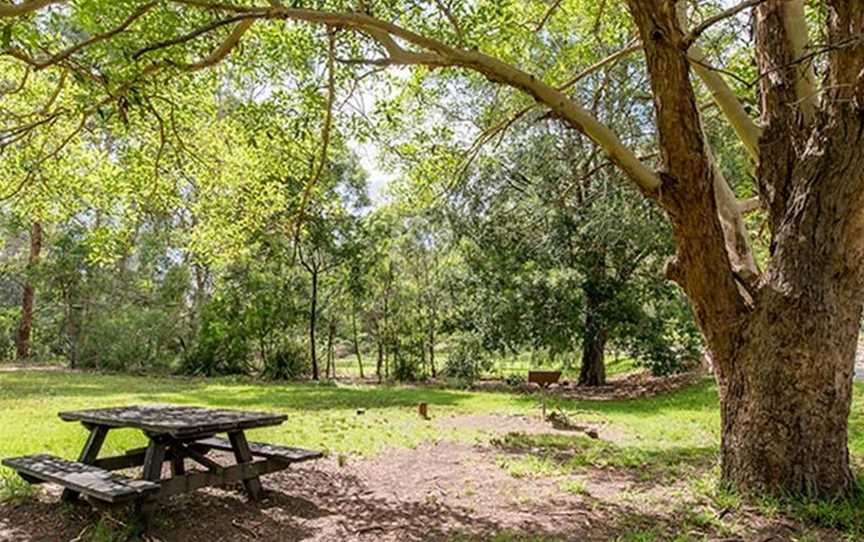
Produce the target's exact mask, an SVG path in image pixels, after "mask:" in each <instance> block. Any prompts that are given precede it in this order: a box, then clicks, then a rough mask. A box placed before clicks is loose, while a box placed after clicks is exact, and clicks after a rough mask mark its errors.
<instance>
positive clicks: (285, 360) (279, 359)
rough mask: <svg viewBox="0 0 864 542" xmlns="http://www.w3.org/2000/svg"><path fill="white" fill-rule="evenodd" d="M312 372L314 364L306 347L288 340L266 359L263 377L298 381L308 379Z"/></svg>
mask: <svg viewBox="0 0 864 542" xmlns="http://www.w3.org/2000/svg"><path fill="white" fill-rule="evenodd" d="M311 372H312V363H311V361H310V359H309V351H308V350H307V348H306V346H305V345H303V344H302V343H299V342H295V341H291V340H286V341H284V342H283V344H282V345H280V347H279V348H278V349H277V350H276V351H275V352H273V353H271V354H269V355H268V356H267V357H266V358H264V369H263V371H262V372H261V375H262V376H263V377H264V378H267V379H270V380H297V379H301V378H308V377H309V375H310V374H311Z"/></svg>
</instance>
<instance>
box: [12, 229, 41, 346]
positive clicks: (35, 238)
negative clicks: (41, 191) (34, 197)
mask: <svg viewBox="0 0 864 542" xmlns="http://www.w3.org/2000/svg"><path fill="white" fill-rule="evenodd" d="M41 252H42V224H41V223H40V222H38V221H37V222H33V224H32V226H31V227H30V255H29V258H28V260H27V280H26V281H25V282H24V292H23V295H22V296H21V320H20V322H19V324H18V333H17V335H16V337H15V353H16V357H17V358H18V359H19V360H24V359H27V358H29V357H30V333H31V331H32V329H33V301H34V299H35V297H36V286H35V285H34V283H33V276H32V275H33V273H34V272H35V270H36V265H37V264H38V263H39V256H40V254H41Z"/></svg>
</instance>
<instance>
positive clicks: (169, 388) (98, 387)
mask: <svg viewBox="0 0 864 542" xmlns="http://www.w3.org/2000/svg"><path fill="white" fill-rule="evenodd" d="M855 392H856V394H855V402H854V404H853V411H852V416H851V419H850V450H851V453H852V456H853V460H854V461H855V463H856V464H857V465H858V466H859V470H860V467H861V466H862V465H864V385H861V384H857V385H856V388H855ZM419 402H426V403H428V404H429V408H430V413H431V414H432V416H433V417H434V418H442V417H445V416H455V415H467V414H493V413H494V414H533V415H537V414H538V411H539V409H538V403H537V399H536V397H533V396H526V395H518V394H507V393H489V392H467V391H458V390H443V389H430V388H423V387H407V386H385V387H367V386H355V385H332V384H322V385H314V384H295V383H291V384H259V383H251V382H248V381H240V380H236V381H235V380H231V379H211V380H203V379H181V378H151V377H134V376H123V375H102V374H93V373H67V372H52V371H13V372H0V457H7V456H13V455H20V454H30V453H35V452H49V453H53V454H56V455H59V456H62V457H69V458H71V457H75V456H76V455H77V454H78V452H79V450H80V448H81V445H82V444H83V441H84V437H85V431H84V430H83V428H82V427H81V426H80V425H78V424H74V423H65V422H63V421H61V420H60V419H59V418H58V417H57V412H59V411H62V410H72V409H79V408H93V407H100V406H112V405H126V404H133V403H178V404H196V405H203V406H211V407H232V408H242V409H253V410H254V409H257V410H267V411H277V412H284V413H286V414H288V416H289V419H288V422H287V423H285V424H284V425H282V426H279V427H274V428H267V429H260V430H255V431H253V432H250V435H251V438H253V439H260V440H265V441H270V442H274V443H284V444H294V445H300V446H304V447H310V448H318V449H324V450H326V451H328V452H330V453H331V454H335V455H342V454H359V455H366V456H368V455H372V454H375V453H376V452H379V451H382V450H384V449H386V448H392V447H408V448H410V447H414V446H416V445H418V444H420V443H422V442H426V441H434V440H445V439H446V440H456V441H462V442H473V441H489V440H491V439H492V438H493V435H491V434H489V433H486V432H485V431H483V430H482V429H478V428H476V427H475V428H471V427H464V428H454V429H449V428H448V429H446V430H443V429H441V427H440V426H436V425H435V424H434V423H432V422H427V421H423V420H421V419H420V418H419V417H418V416H417V413H416V405H417V404H418V403H419ZM550 405H551V406H552V408H559V409H561V410H563V411H565V412H566V413H567V415H568V417H569V418H570V419H572V420H578V421H583V422H591V423H592V424H600V425H602V426H603V427H604V428H608V429H609V430H610V431H612V432H614V434H615V438H614V439H613V440H594V439H590V438H588V437H586V436H584V435H582V434H573V435H563V436H562V435H551V434H550V435H508V436H506V437H503V438H501V437H499V438H496V439H495V440H494V441H493V442H494V444H495V445H497V446H500V448H501V450H502V454H501V456H500V460H499V463H498V464H499V465H500V467H501V468H503V469H504V470H505V471H507V472H508V473H509V474H510V475H511V476H513V477H516V478H523V477H526V478H531V477H562V476H563V477H569V478H566V479H562V480H563V481H562V482H561V484H560V489H561V491H562V492H566V493H571V494H583V493H586V488H585V486H584V484H583V483H582V482H581V481H580V476H581V474H582V473H584V472H586V471H585V469H625V470H629V471H632V472H633V473H636V475H637V476H638V477H639V478H640V479H642V480H645V481H646V482H647V481H650V482H651V483H652V484H664V483H666V482H669V483H671V482H673V481H675V480H682V479H684V480H690V481H691V486H692V487H694V488H695V490H696V491H702V492H704V493H705V494H706V495H707V494H711V495H712V497H711V498H714V499H724V498H725V499H727V500H730V501H731V502H734V499H732V498H731V497H729V496H726V495H722V494H717V493H712V492H714V491H715V489H714V487H713V486H712V483H711V480H716V469H714V468H713V467H714V465H715V464H716V455H717V450H718V442H719V413H718V408H717V394H716V391H715V388H714V386H713V383H712V382H711V381H710V380H709V379H704V380H702V381H700V382H698V383H696V384H694V385H691V386H689V387H686V388H684V389H681V390H678V391H676V392H673V393H669V394H666V395H661V396H656V397H650V398H641V399H628V400H605V401H573V400H563V399H556V400H550ZM143 444H144V440H143V438H142V436H141V435H140V434H139V433H137V432H136V431H130V430H120V431H113V432H112V433H110V434H109V438H108V441H107V442H106V445H105V453H119V452H122V451H124V450H126V449H129V448H132V447H136V446H140V445H143ZM505 450H509V451H514V450H515V451H517V452H519V453H512V454H509V455H508V453H507V452H505ZM706 473H707V474H706ZM10 474H11V473H9V472H8V471H7V472H3V471H0V475H3V476H2V477H0V486H2V484H3V478H7V479H9V478H10ZM706 476H707V478H708V479H709V480H707V481H706ZM712 477H713V478H712ZM700 484H701V485H702V487H700ZM2 493H3V492H2V487H0V495H2ZM766 506H769V507H770V506H774V505H773V504H772V503H768V504H767V505H766ZM719 507H720V508H722V507H723V505H722V503H721V505H719ZM847 512H848V513H853V514H857V512H855V511H847ZM808 513H810V512H808V511H807V510H804V512H802V514H803V515H805V516H807V514H808ZM834 513H837V510H835V509H828V510H826V511H819V510H816V511H815V512H814V513H812V514H810V516H813V515H815V516H819V517H822V516H824V515H826V514H828V515H830V514H834ZM841 513H846V512H843V511H842V510H841ZM855 517H856V518H857V517H858V516H857V515H856V516H855ZM844 521H846V520H844ZM855 521H857V519H856V520H855ZM847 523H848V521H847ZM856 532H858V531H856ZM861 532H864V526H862V531H861ZM501 540H509V539H508V538H506V537H505V538H502V539H501ZM520 540H521V539H520ZM646 540H647V539H646Z"/></svg>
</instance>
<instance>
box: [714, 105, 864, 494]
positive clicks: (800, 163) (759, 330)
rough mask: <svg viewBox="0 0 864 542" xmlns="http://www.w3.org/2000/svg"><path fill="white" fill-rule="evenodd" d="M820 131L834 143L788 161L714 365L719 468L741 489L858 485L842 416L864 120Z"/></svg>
mask: <svg viewBox="0 0 864 542" xmlns="http://www.w3.org/2000/svg"><path fill="white" fill-rule="evenodd" d="M819 132H820V136H821V138H822V140H823V141H824V144H825V145H826V148H828V149H831V152H829V153H825V152H821V151H817V152H805V153H804V154H803V155H802V156H801V157H799V158H798V159H797V160H796V161H795V164H794V165H793V167H792V177H791V179H790V183H789V185H790V187H789V191H790V194H789V198H788V199H787V203H786V204H785V205H784V210H783V216H784V219H783V220H782V221H780V224H778V227H777V230H776V231H775V234H774V254H773V256H772V260H771V265H770V266H769V268H768V269H767V270H766V272H765V274H764V277H763V281H762V284H761V287H760V288H759V291H758V294H757V300H756V301H757V304H756V309H755V310H754V311H753V313H752V315H750V318H749V319H748V323H747V326H746V327H745V329H744V332H743V333H742V335H741V337H740V344H739V345H738V346H737V348H736V349H735V352H734V356H733V357H732V359H726V360H721V364H720V366H721V373H720V374H719V375H718V376H719V377H720V384H721V398H722V404H723V429H724V431H723V445H722V458H723V476H724V479H726V480H729V481H731V482H734V483H735V484H736V485H737V486H738V487H743V488H745V489H753V490H765V489H767V490H770V491H779V490H782V491H786V492H792V493H796V494H802V493H804V494H821V495H834V494H839V493H844V492H847V491H848V490H850V489H851V488H852V487H853V476H852V473H851V471H850V469H849V452H848V448H847V439H848V424H847V420H848V417H849V410H850V405H851V401H852V379H853V376H854V365H855V351H856V348H857V343H858V335H859V329H860V328H859V325H860V322H861V312H862V295H861V293H862V289H861V272H860V266H861V264H862V255H864V216H862V213H861V211H860V209H861V208H862V204H864V195H862V193H861V192H862V190H861V183H862V180H864V152H862V151H861V149H862V148H864V122H862V118H861V116H860V115H855V114H854V113H853V112H852V111H840V112H839V114H838V116H837V117H835V118H833V119H828V120H827V121H826V122H825V124H824V125H823V126H822V127H821V128H819Z"/></svg>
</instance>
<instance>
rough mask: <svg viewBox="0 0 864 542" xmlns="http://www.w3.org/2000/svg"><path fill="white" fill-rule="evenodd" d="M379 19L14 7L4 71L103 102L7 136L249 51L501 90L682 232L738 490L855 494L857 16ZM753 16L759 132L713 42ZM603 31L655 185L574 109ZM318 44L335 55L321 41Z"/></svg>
mask: <svg viewBox="0 0 864 542" xmlns="http://www.w3.org/2000/svg"><path fill="white" fill-rule="evenodd" d="M364 6H365V9H362V10H359V11H357V10H354V8H355V7H356V5H355V4H354V3H349V2H346V1H341V0H333V1H326V0H321V1H316V2H310V3H308V4H307V3H304V2H296V3H295V5H291V6H289V5H284V4H282V3H280V2H278V1H273V2H268V3H266V4H264V3H263V2H256V1H254V0H244V1H239V0H238V2H236V3H231V2H216V1H210V0H166V1H162V2H149V3H145V2H139V1H134V0H126V1H114V0H112V1H110V2H108V1H101V2H100V1H95V0H89V1H85V0H80V1H75V0H71V1H64V0H25V1H24V2H21V3H17V4H7V5H4V9H2V10H0V16H2V17H3V18H4V19H5V21H7V22H6V23H5V27H6V28H5V30H4V36H6V38H5V39H4V41H5V45H4V51H5V52H6V53H7V54H8V55H10V56H12V57H13V58H15V59H17V60H19V61H20V62H23V63H26V64H27V65H29V66H31V67H32V69H34V70H37V69H41V70H46V69H58V70H68V71H69V72H70V73H73V74H75V75H76V76H77V77H78V78H80V79H81V80H82V81H83V82H84V84H86V85H87V88H88V89H89V91H90V93H89V96H88V99H86V100H84V101H83V103H81V104H80V105H78V106H76V107H71V108H70V107H58V108H53V107H49V108H47V110H46V111H43V112H39V113H38V114H37V115H35V116H34V117H32V120H31V119H27V120H24V121H23V122H22V121H21V120H20V119H19V120H11V121H4V122H5V125H4V128H3V130H2V132H3V136H2V138H3V139H4V140H6V139H8V138H9V137H14V135H15V134H19V133H21V132H22V131H30V130H39V129H40V128H44V127H45V126H46V124H48V123H50V122H51V120H53V119H57V118H60V117H68V116H72V117H81V116H84V117H87V116H92V115H97V114H99V113H98V112H99V111H106V110H109V111H110V112H113V114H117V115H122V114H124V112H125V111H126V110H128V108H129V107H130V106H134V105H135V103H136V100H137V97H138V96H140V95H141V94H142V92H143V91H144V89H145V87H147V85H148V84H149V85H151V88H152V85H153V84H155V83H154V82H158V81H163V80H165V79H166V78H176V77H181V76H182V75H183V74H188V73H190V72H196V71H200V70H203V69H205V68H209V67H212V66H214V65H216V64H218V63H220V62H222V61H224V60H225V59H226V58H227V57H228V56H229V54H230V53H231V52H232V51H234V50H235V49H237V50H238V51H239V52H241V53H242V52H243V51H242V49H244V48H243V47H238V44H241V43H243V42H247V43H250V44H252V43H256V42H257V45H258V47H248V48H247V49H249V53H248V54H249V55H250V56H251V55H254V53H255V52H256V51H257V53H258V56H267V55H268V54H273V53H277V54H279V53H283V52H287V53H289V54H290V52H291V50H292V49H291V48H292V44H296V43H301V42H302V43H304V44H313V48H314V47H317V48H318V49H319V50H320V51H321V55H322V56H327V55H328V53H327V51H330V53H329V56H330V58H334V59H335V58H338V59H341V60H343V61H345V64H347V65H348V66H349V67H351V69H352V70H354V69H356V68H357V66H358V65H372V66H374V67H381V66H392V65H412V66H420V67H425V68H427V69H436V70H437V69H447V68H453V69H462V70H465V71H469V72H473V73H477V74H480V75H481V76H483V77H485V78H487V79H489V80H490V81H491V82H493V83H495V84H499V85H502V86H503V87H506V88H509V89H515V90H516V91H519V92H520V93H521V94H522V95H524V96H525V97H526V101H527V100H533V101H534V102H535V103H536V105H535V104H532V103H526V102H523V103H524V107H530V108H533V107H541V108H544V109H546V110H548V114H549V115H550V116H552V117H555V118H557V119H560V121H561V122H563V123H565V124H567V125H568V126H570V127H572V128H573V129H575V130H577V131H579V132H581V133H582V134H584V135H585V136H586V137H587V138H589V139H591V140H592V141H594V142H595V143H596V144H597V145H598V146H599V147H600V148H602V149H603V150H604V151H605V152H606V153H607V155H608V156H609V159H610V160H611V161H612V162H613V163H614V164H615V165H616V166H617V167H618V168H619V169H620V170H621V171H622V172H623V173H624V175H625V176H626V177H627V178H628V179H630V180H631V181H632V182H633V183H634V185H635V186H636V187H637V188H638V189H639V190H640V191H641V192H642V193H643V194H644V195H645V197H647V198H649V199H650V200H652V201H654V202H656V204H657V205H659V206H660V207H661V208H662V209H663V210H664V212H665V213H666V215H667V217H668V219H669V222H670V224H671V227H672V231H673V236H674V239H675V243H676V253H677V255H676V260H675V261H674V262H671V263H670V265H669V266H668V276H669V277H670V278H671V279H672V280H674V281H676V282H677V283H678V284H679V285H680V286H681V287H682V289H683V290H684V292H685V293H686V294H687V296H688V298H689V299H690V302H691V304H692V307H693V311H694V313H695V315H696V320H697V321H698V322H699V325H700V327H701V330H702V332H703V333H704V336H705V341H706V344H707V346H708V348H709V349H710V350H711V353H712V356H713V359H714V367H715V370H716V376H717V381H718V385H719V390H720V397H721V403H722V420H723V421H722V429H723V430H722V435H723V438H722V446H721V457H722V473H723V478H724V480H726V481H727V482H729V483H731V484H733V485H735V486H737V487H739V488H741V489H743V490H754V491H756V490H770V491H775V492H780V491H788V492H792V493H804V492H809V493H822V494H837V493H845V492H848V491H850V490H851V489H852V487H853V486H854V478H853V475H852V472H851V469H850V465H849V453H848V445H847V442H848V436H847V430H848V415H849V410H850V403H851V400H852V372H853V364H854V353H855V347H856V342H857V335H858V331H859V321H860V317H861V309H862V301H861V290H862V284H861V282H862V272H864V271H862V266H861V265H860V264H861V256H862V252H864V235H861V232H862V228H864V225H862V220H864V219H862V217H864V213H862V212H861V211H862V208H864V190H861V188H862V187H861V183H862V182H864V175H862V173H864V153H862V152H861V148H862V146H861V139H862V134H864V129H862V126H864V114H862V110H864V77H862V76H861V72H862V68H864V42H862V40H860V39H859V36H860V35H861V33H862V32H864V16H862V11H864V10H861V5H860V2H859V1H858V0H824V1H819V2H816V3H815V4H814V8H815V9H814V10H813V11H812V13H811V15H812V16H808V15H807V13H806V10H805V7H804V2H803V0H765V1H758V0H746V1H744V2H742V3H741V4H738V5H735V6H732V7H729V8H725V9H722V8H719V9H718V8H717V7H716V6H709V7H712V8H713V9H710V10H706V11H704V12H703V13H705V15H704V16H703V17H701V18H698V19H697V20H695V21H694V22H695V23H696V24H695V25H694V26H693V29H692V30H688V24H687V23H688V21H687V16H686V15H687V14H686V13H682V11H684V10H683V9H678V8H684V7H686V4H685V3H684V2H672V1H669V0H627V2H626V6H625V7H626V13H624V12H623V11H622V9H621V6H619V5H617V4H615V5H609V3H607V2H587V1H584V0H568V1H564V2H555V3H553V4H552V6H550V5H549V4H547V3H545V2H541V1H530V2H500V1H499V0H494V1H493V0H489V1H483V0H481V1H477V2H460V3H446V2H434V3H433V2H429V3H426V4H419V3H416V2H402V1H399V0H389V1H382V2H376V3H369V2H366V3H364ZM746 9H752V10H753V13H754V15H753V24H752V31H753V40H752V41H753V44H752V50H753V52H754V53H753V57H754V58H755V66H756V68H757V70H758V74H757V78H756V80H755V86H758V98H759V99H758V108H757V109H758V115H759V120H758V122H757V121H756V120H754V119H753V118H752V117H751V116H750V113H749V112H748V111H747V109H746V108H744V107H743V106H742V102H741V101H740V100H738V99H737V97H736V96H735V93H734V92H733V91H732V88H731V86H730V85H729V84H728V83H727V81H726V79H724V76H723V74H722V73H721V72H718V71H717V70H716V69H712V67H711V64H712V59H711V58H710V57H709V56H708V55H707V54H706V53H705V52H703V51H702V49H701V47H700V43H699V42H700V38H701V37H703V36H704V35H706V34H710V33H711V31H712V30H714V29H716V28H717V27H718V25H722V24H723V23H726V22H728V21H730V20H735V19H736V18H737V16H738V15H739V14H740V13H742V12H743V11H744V10H746ZM526 21H530V22H529V23H528V24H526ZM595 21H596V22H597V24H598V25H599V26H600V27H602V28H603V29H604V30H605V35H606V36H609V37H610V38H611V39H618V40H620V43H621V48H622V53H621V54H622V55H623V54H624V53H623V51H624V50H628V49H634V48H637V47H636V44H634V45H633V46H632V47H631V46H628V45H626V44H629V43H630V42H631V39H630V38H629V36H631V35H632V33H633V32H635V33H636V34H637V35H638V39H639V47H638V49H639V50H640V51H642V54H644V61H645V68H646V70H647V72H648V74H649V76H650V81H651V86H650V90H651V99H652V101H653V104H654V110H655V111H654V113H655V114H654V120H655V124H656V135H657V137H656V144H657V148H658V149H659V158H660V163H659V167H657V168H656V169H655V168H654V167H651V166H650V165H648V164H646V163H645V162H644V161H643V160H640V158H639V156H638V155H637V154H636V153H635V152H634V151H633V150H632V149H630V148H629V147H628V146H627V145H626V144H625V143H624V142H623V141H622V140H621V138H619V137H618V136H617V135H616V134H615V133H614V132H613V131H612V130H611V129H610V128H609V127H607V126H606V125H604V124H603V123H601V122H600V121H599V120H598V119H597V118H596V117H595V116H594V115H591V114H590V113H589V112H588V110H586V109H585V108H584V107H583V106H582V105H580V103H579V101H578V99H576V98H574V97H573V96H572V95H571V93H570V92H569V90H570V89H571V88H572V85H571V84H570V81H571V79H573V72H575V71H577V70H580V69H582V68H583V66H580V65H578V64H575V63H573V62H572V55H569V54H561V50H562V49H565V50H566V49H571V48H573V47H578V44H579V43H580V42H581V40H580V38H581V37H583V36H584V34H583V32H584V31H585V29H586V26H588V27H589V30H591V29H593V27H594V26H595V25H594V22H595ZM267 23H271V24H267ZM313 25H314V26H317V27H324V28H326V29H327V32H326V35H324V36H320V35H315V34H314V33H313V32H311V31H310V30H309V29H310V28H311V26H313ZM133 29H134V31H133ZM814 32H815V33H816V35H817V36H818V38H817V39H816V40H813V41H812V42H811V38H810V35H811V34H812V33H814ZM244 38H248V39H244ZM304 40H305V41H304ZM337 42H338V43H337ZM811 43H819V44H821V45H818V46H814V45H811ZM328 44H330V45H328ZM746 45H747V46H748V47H749V46H750V44H749V43H747V44H746ZM631 52H632V51H631ZM618 56H620V55H618ZM816 73H818V74H819V75H820V77H821V81H819V80H817V77H816ZM693 75H695V76H697V77H698V78H699V79H700V80H701V83H702V84H704V85H705V86H706V87H708V88H709V90H710V91H711V96H712V98H713V99H714V100H716V103H717V105H718V107H719V108H720V110H721V111H722V112H723V113H724V115H725V116H726V117H727V118H728V120H729V122H730V124H731V125H732V126H733V128H734V130H735V132H736V134H737V135H738V136H740V138H741V140H742V142H743V148H744V149H745V151H746V152H747V154H748V155H749V156H750V158H751V159H752V161H753V162H754V164H755V178H756V181H757V183H756V184H757V185H758V201H759V203H760V204H761V205H762V206H763V207H764V208H765V210H766V214H767V224H768V226H767V227H768V228H769V231H770V235H771V239H770V252H769V254H768V258H767V260H766V261H764V262H762V265H761V266H760V265H757V261H756V259H755V258H754V257H753V252H752V250H751V247H750V244H749V242H748V232H747V230H746V227H745V226H746V225H745V223H744V221H743V219H742V216H741V210H742V205H741V203H740V202H738V201H736V199H735V195H734V193H733V191H732V190H731V189H730V187H729V184H728V182H727V181H726V180H725V179H724V178H723V176H722V174H721V173H722V172H721V170H720V169H719V168H718V167H717V164H716V161H715V160H714V157H713V156H712V152H711V148H710V145H709V144H708V142H707V141H706V138H705V131H704V127H703V122H702V114H701V111H700V107H699V104H698V103H697V100H696V98H697V92H696V90H695V87H696V82H695V81H694V79H693V77H692V76H693ZM577 79H578V78H577Z"/></svg>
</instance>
